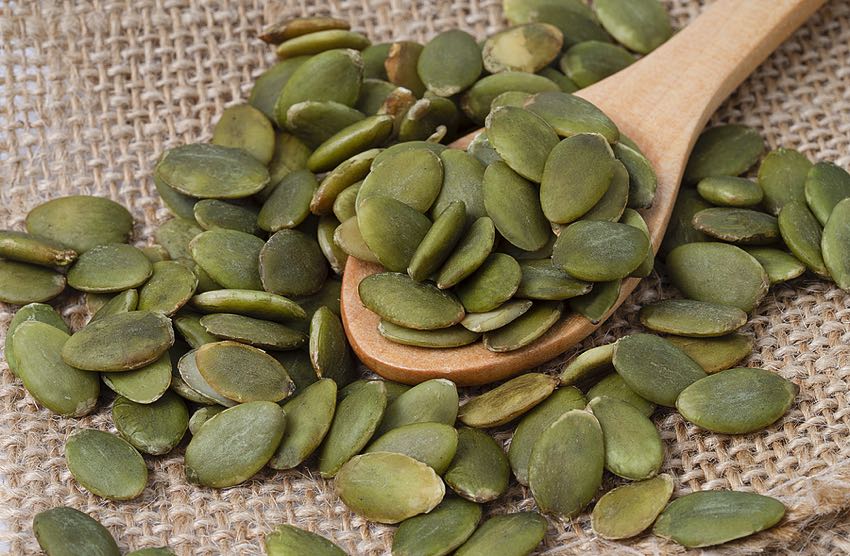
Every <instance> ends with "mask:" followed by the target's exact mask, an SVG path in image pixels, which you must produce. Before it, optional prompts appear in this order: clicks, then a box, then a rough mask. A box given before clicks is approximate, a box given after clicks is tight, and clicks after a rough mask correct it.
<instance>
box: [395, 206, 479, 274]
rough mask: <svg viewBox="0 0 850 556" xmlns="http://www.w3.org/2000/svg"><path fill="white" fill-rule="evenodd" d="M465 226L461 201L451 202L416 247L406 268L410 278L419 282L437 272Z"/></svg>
mask: <svg viewBox="0 0 850 556" xmlns="http://www.w3.org/2000/svg"><path fill="white" fill-rule="evenodd" d="M465 224H466V209H465V206H464V203H463V201H452V202H451V203H450V204H449V205H448V206H447V207H446V208H445V210H444V211H443V212H442V213H441V214H440V215H439V216H437V217H436V218H435V220H434V224H433V225H431V226H430V228H429V229H428V231H427V232H426V234H425V236H424V237H422V240H421V241H420V242H419V245H418V246H417V247H416V250H415V251H414V253H413V256H412V257H411V259H410V264H409V265H408V267H407V273H408V274H409V275H410V277H411V278H413V279H414V280H417V281H419V282H421V281H422V280H425V279H426V278H428V277H429V276H431V275H432V274H434V273H435V272H436V271H437V270H439V268H440V266H441V265H442V264H443V263H444V262H445V260H446V259H447V258H448V256H449V255H451V253H452V250H453V249H454V247H455V245H457V242H458V241H459V240H460V236H461V234H462V233H463V230H464V226H465Z"/></svg>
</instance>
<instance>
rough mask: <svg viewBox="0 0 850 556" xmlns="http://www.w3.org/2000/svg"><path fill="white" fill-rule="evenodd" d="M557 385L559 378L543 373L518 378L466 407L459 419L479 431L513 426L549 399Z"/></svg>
mask: <svg viewBox="0 0 850 556" xmlns="http://www.w3.org/2000/svg"><path fill="white" fill-rule="evenodd" d="M557 383H558V380H557V379H556V378H555V377H553V376H550V375H547V374H543V373H528V374H524V375H521V376H518V377H516V378H513V379H511V380H509V381H507V382H505V383H504V384H501V385H499V386H497V387H496V388H493V389H492V390H490V391H488V392H486V393H484V394H481V395H480V396H477V397H475V398H472V399H471V400H469V401H468V402H466V403H465V404H463V405H462V406H461V407H460V410H459V411H458V419H460V421H461V422H462V423H464V424H465V425H468V426H470V427H476V428H489V427H498V426H499V425H504V424H506V423H510V422H511V421H513V420H514V419H516V418H517V417H519V416H521V415H523V414H525V413H527V412H528V411H530V410H531V409H532V408H533V407H534V406H536V405H537V404H539V403H540V402H542V401H543V400H545V399H546V398H548V397H549V395H550V394H551V393H552V392H553V391H554V390H555V385H556V384H557Z"/></svg>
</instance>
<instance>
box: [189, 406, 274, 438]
mask: <svg viewBox="0 0 850 556" xmlns="http://www.w3.org/2000/svg"><path fill="white" fill-rule="evenodd" d="M225 409H227V408H225V407H222V406H220V405H206V406H204V407H201V408H199V409H198V410H197V411H195V412H194V413H193V414H192V416H191V417H190V418H189V432H190V433H192V435H196V434H198V431H199V430H201V427H202V426H204V425H205V424H206V423H207V421H209V420H210V419H212V418H213V417H215V416H216V415H218V414H219V413H221V412H222V411H224V410H225ZM286 417H287V418H289V414H287V415H286Z"/></svg>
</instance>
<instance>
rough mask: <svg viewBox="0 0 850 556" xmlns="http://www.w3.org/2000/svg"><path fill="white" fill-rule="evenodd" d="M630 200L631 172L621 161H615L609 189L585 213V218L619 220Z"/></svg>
mask: <svg viewBox="0 0 850 556" xmlns="http://www.w3.org/2000/svg"><path fill="white" fill-rule="evenodd" d="M628 202H629V172H628V170H626V167H625V166H623V164H622V163H621V162H620V161H615V162H614V174H613V176H612V178H611V183H610V185H609V186H608V190H607V191H606V192H605V194H604V195H603V196H602V198H601V199H599V201H598V202H597V203H596V204H595V205H593V207H592V208H591V209H590V210H588V211H587V212H586V213H584V215H583V217H582V218H583V219H584V220H607V221H608V222H617V221H619V220H620V217H621V216H623V211H624V210H625V209H626V205H627V204H628Z"/></svg>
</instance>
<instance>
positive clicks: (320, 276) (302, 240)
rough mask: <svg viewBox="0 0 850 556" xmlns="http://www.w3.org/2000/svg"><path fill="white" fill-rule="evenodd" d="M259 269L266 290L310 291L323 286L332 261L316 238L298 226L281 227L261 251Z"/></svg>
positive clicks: (292, 292)
mask: <svg viewBox="0 0 850 556" xmlns="http://www.w3.org/2000/svg"><path fill="white" fill-rule="evenodd" d="M259 273H260V277H261V279H262V284H263V289H264V290H266V291H269V292H272V293H276V294H278V295H286V296H289V295H310V294H313V293H316V292H317V291H319V290H320V289H321V288H322V285H323V284H324V282H325V279H326V278H327V276H328V265H327V262H326V261H325V256H324V255H323V254H322V250H321V249H320V248H319V244H318V243H317V242H316V240H315V239H313V238H311V237H310V236H308V235H307V234H305V233H304V232H301V231H298V230H281V231H279V232H277V233H275V234H274V235H273V236H272V237H271V238H269V240H268V242H266V244H265V245H264V246H263V248H262V250H261V251H260V253H259Z"/></svg>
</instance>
